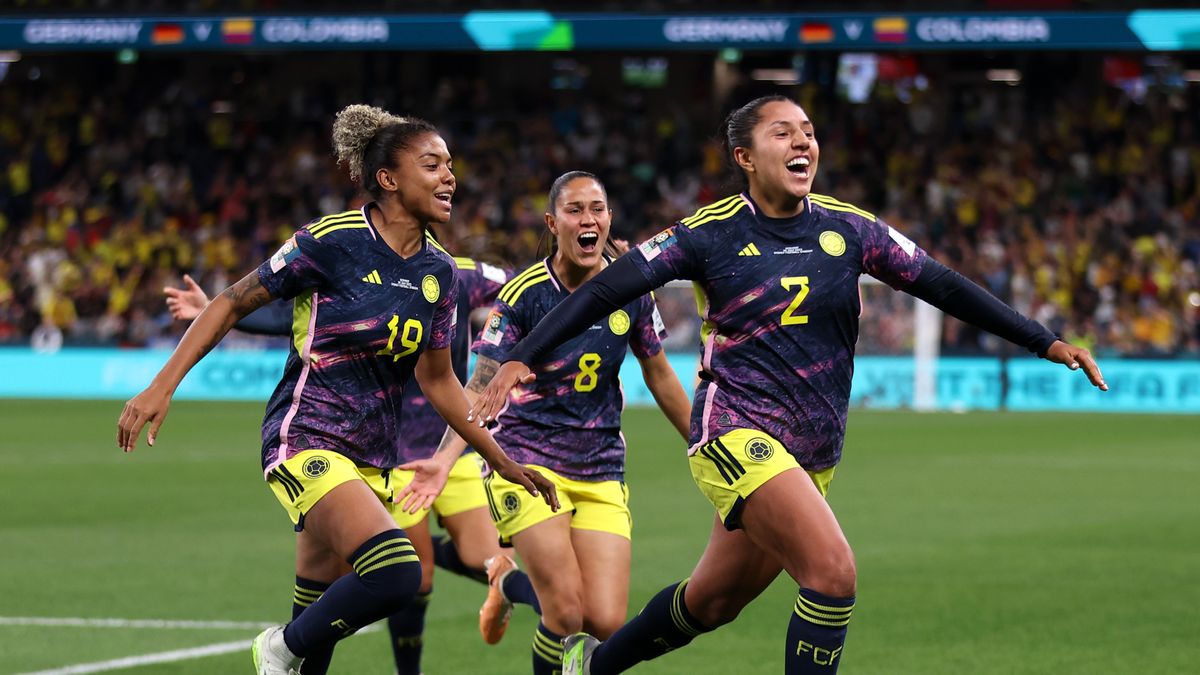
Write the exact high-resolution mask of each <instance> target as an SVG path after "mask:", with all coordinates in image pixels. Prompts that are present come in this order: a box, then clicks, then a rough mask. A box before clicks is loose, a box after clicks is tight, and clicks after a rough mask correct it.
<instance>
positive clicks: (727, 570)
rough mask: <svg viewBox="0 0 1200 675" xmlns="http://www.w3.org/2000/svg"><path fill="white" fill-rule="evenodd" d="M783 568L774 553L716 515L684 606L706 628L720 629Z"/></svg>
mask: <svg viewBox="0 0 1200 675" xmlns="http://www.w3.org/2000/svg"><path fill="white" fill-rule="evenodd" d="M781 569H783V568H782V566H781V565H780V563H779V560H778V559H777V558H776V557H775V555H774V554H772V553H770V552H768V551H765V550H763V549H762V548H760V547H759V546H758V545H757V544H755V543H754V542H753V541H751V540H750V538H749V537H748V536H746V533H745V532H742V531H741V530H734V531H733V532H730V531H729V530H726V529H725V526H724V525H723V524H722V523H721V519H720V517H719V516H714V517H713V527H712V532H711V533H710V534H709V536H708V545H707V546H706V547H705V548H704V553H703V554H702V555H701V556H700V562H698V563H696V568H695V569H694V570H693V571H692V576H691V578H690V579H689V580H688V585H687V589H685V590H684V596H683V600H684V604H686V605H687V608H688V611H690V612H691V613H692V616H694V617H696V620H698V621H699V622H700V623H701V624H703V625H704V627H706V628H709V629H712V628H716V627H718V626H721V625H723V624H727V623H729V622H731V621H733V620H734V619H736V618H737V615H738V614H739V613H741V611H742V609H744V608H745V607H746V605H748V604H750V603H751V601H753V600H754V599H755V598H757V597H758V596H759V595H760V594H762V592H763V591H764V590H766V588H767V586H770V585H771V582H772V581H774V580H775V577H777V576H779V572H780V570H781Z"/></svg>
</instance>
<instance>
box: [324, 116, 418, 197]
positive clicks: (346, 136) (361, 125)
mask: <svg viewBox="0 0 1200 675" xmlns="http://www.w3.org/2000/svg"><path fill="white" fill-rule="evenodd" d="M407 121H408V120H407V119H406V118H404V117H400V116H398V115H393V114H392V113H390V112H388V111H386V110H384V109H383V108H376V107H375V106H371V105H363V104H361V103H357V104H354V105H348V106H346V107H345V108H342V109H341V111H339V112H338V114H337V116H336V117H334V119H333V151H334V152H335V153H336V154H337V158H338V163H340V164H345V165H346V168H348V169H350V180H353V181H354V182H356V183H357V182H359V181H361V180H362V177H363V169H364V167H363V155H364V153H366V150H367V144H368V143H370V142H371V139H372V138H374V137H375V134H376V133H377V132H378V131H379V130H380V129H382V128H384V127H386V126H390V125H393V124H404V123H405V122H407Z"/></svg>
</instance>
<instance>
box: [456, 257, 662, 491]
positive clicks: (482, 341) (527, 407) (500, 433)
mask: <svg viewBox="0 0 1200 675" xmlns="http://www.w3.org/2000/svg"><path fill="white" fill-rule="evenodd" d="M550 263H551V261H550V259H549V258H547V259H545V260H543V261H541V262H539V263H537V264H536V265H533V266H532V267H530V268H528V269H527V270H525V271H524V272H523V273H521V274H518V275H517V276H516V277H515V278H514V279H513V280H512V281H510V282H509V283H508V284H507V285H506V286H505V287H504V289H503V290H501V291H500V296H499V297H498V298H497V300H496V304H495V306H494V307H493V309H492V311H491V313H490V314H489V315H488V318H487V321H486V323H485V324H484V328H483V332H482V333H480V336H479V338H478V339H477V340H476V342H475V346H474V348H473V350H474V351H475V353H477V354H479V355H480V356H483V357H486V358H489V359H492V360H493V361H497V362H503V361H504V357H505V355H506V354H507V353H508V350H510V349H512V347H513V345H515V344H516V343H517V342H519V341H520V339H521V338H522V337H524V336H525V334H526V333H528V332H529V331H530V330H532V329H533V327H534V326H536V325H537V322H538V321H539V320H540V319H541V318H542V317H543V316H545V315H546V314H547V313H549V311H550V310H551V309H553V308H554V306H555V305H557V304H558V303H559V302H561V301H562V299H563V298H565V297H567V295H568V294H569V291H568V290H567V289H566V288H565V287H564V286H563V283H562V282H561V281H560V280H559V279H558V275H556V274H555V272H554V268H553V266H552V265H551V264H550ZM663 332H664V328H663V324H662V319H661V318H660V317H659V315H658V309H657V308H656V307H655V305H654V300H653V299H652V298H651V297H650V296H649V295H643V296H641V297H639V298H638V299H636V300H634V301H633V302H630V303H629V304H627V305H625V306H624V307H623V308H621V309H618V310H616V311H615V312H613V313H612V314H610V315H609V316H608V318H607V319H605V320H602V321H599V322H597V323H596V324H595V325H593V326H592V327H591V328H589V329H588V330H587V331H584V333H583V334H582V335H579V336H577V337H575V338H574V339H572V340H569V341H567V342H566V343H565V344H563V345H561V346H559V347H558V348H557V349H555V350H554V351H553V352H552V353H551V354H550V355H549V356H548V357H547V359H546V361H545V362H543V363H541V364H539V365H538V367H537V368H536V369H535V371H534V372H535V373H536V374H537V380H536V381H534V382H533V383H532V384H529V385H523V386H521V387H518V388H517V389H515V390H513V394H512V398H511V399H510V403H509V405H508V406H507V407H506V408H505V409H504V410H503V412H501V414H500V416H499V418H498V420H497V421H498V426H497V428H496V429H495V430H494V432H493V436H494V437H495V438H496V441H497V442H498V443H500V447H502V448H504V450H505V452H507V453H508V456H509V457H512V458H513V459H514V460H515V461H517V462H520V463H522V464H536V465H538V466H544V467H546V468H547V469H550V470H551V471H554V472H555V473H558V474H560V475H563V476H566V477H568V478H572V479H575V480H584V481H608V480H622V478H623V477H624V475H625V440H624V438H623V437H622V436H621V433H620V432H621V409H622V408H623V407H624V397H623V396H622V393H621V383H620V380H619V379H618V375H619V374H620V371H621V364H622V362H624V360H625V351H626V348H628V349H630V350H632V351H633V354H634V356H636V357H638V358H643V359H644V358H649V357H652V356H654V355H656V354H657V353H658V352H659V351H661V350H662V346H661V344H660V342H659V338H660V335H661V334H662V333H663Z"/></svg>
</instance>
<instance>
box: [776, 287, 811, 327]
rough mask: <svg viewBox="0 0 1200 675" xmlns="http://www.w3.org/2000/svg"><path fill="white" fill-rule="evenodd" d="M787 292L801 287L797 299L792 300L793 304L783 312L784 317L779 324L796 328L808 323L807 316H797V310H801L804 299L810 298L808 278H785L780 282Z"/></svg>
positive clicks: (797, 292)
mask: <svg viewBox="0 0 1200 675" xmlns="http://www.w3.org/2000/svg"><path fill="white" fill-rule="evenodd" d="M779 283H780V284H781V285H782V286H783V289H784V290H785V291H790V290H792V289H793V288H795V287H797V286H799V287H800V290H798V291H796V297H794V298H792V304H790V305H788V306H787V309H785V310H783V317H782V318H781V319H780V321H779V323H780V324H781V325H784V326H796V325H799V324H802V323H808V315H807V314H796V310H798V309H800V303H802V302H804V298H807V297H808V277H784V278H782V279H780V280H779Z"/></svg>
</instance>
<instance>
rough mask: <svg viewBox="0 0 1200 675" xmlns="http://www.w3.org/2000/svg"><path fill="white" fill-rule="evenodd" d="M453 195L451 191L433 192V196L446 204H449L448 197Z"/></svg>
mask: <svg viewBox="0 0 1200 675" xmlns="http://www.w3.org/2000/svg"><path fill="white" fill-rule="evenodd" d="M452 196H454V193H453V192H435V193H434V194H433V198H434V199H436V200H438V201H439V202H442V203H443V204H445V205H446V206H450V198H451V197H452Z"/></svg>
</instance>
